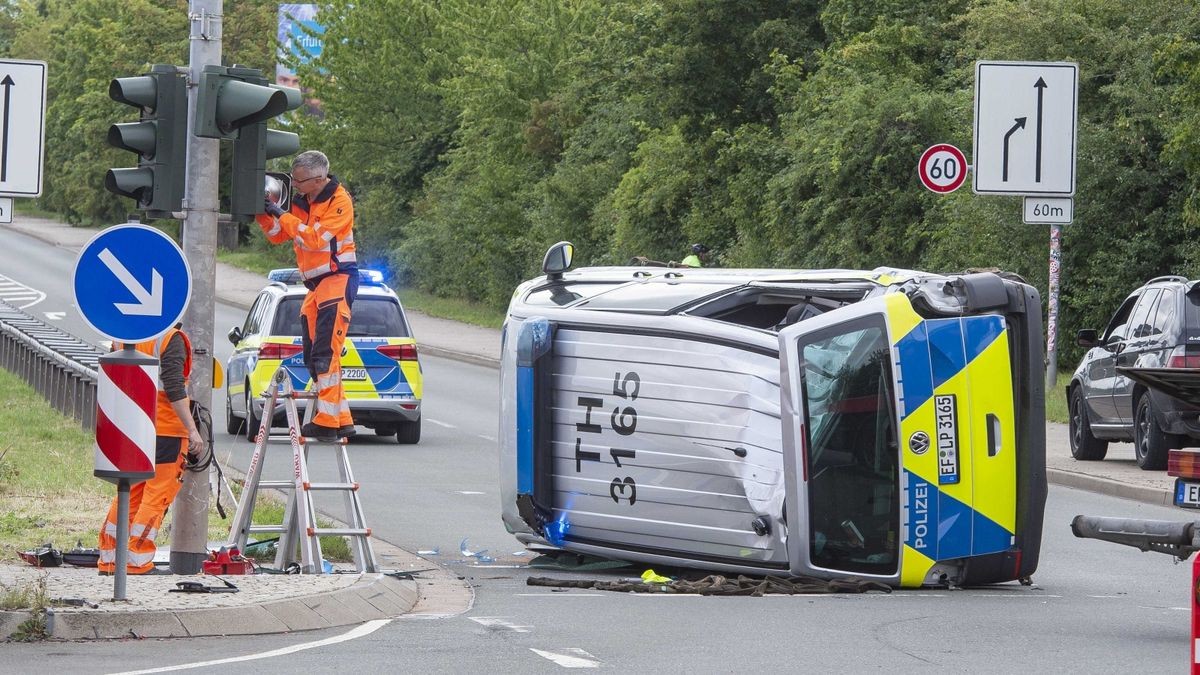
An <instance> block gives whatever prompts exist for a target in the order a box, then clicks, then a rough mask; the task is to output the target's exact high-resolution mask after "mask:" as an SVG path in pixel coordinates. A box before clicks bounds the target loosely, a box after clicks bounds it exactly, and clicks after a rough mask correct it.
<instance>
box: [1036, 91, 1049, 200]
mask: <svg viewBox="0 0 1200 675" xmlns="http://www.w3.org/2000/svg"><path fill="white" fill-rule="evenodd" d="M1033 86H1034V87H1036V88H1037V92H1038V107H1037V150H1036V152H1035V156H1036V158H1037V159H1036V164H1035V165H1034V173H1033V175H1034V179H1033V182H1035V183H1040V182H1042V96H1043V95H1044V94H1045V93H1046V87H1047V86H1048V85H1047V84H1046V80H1045V79H1043V78H1041V77H1039V78H1038V80H1037V82H1036V83H1034V85H1033Z"/></svg>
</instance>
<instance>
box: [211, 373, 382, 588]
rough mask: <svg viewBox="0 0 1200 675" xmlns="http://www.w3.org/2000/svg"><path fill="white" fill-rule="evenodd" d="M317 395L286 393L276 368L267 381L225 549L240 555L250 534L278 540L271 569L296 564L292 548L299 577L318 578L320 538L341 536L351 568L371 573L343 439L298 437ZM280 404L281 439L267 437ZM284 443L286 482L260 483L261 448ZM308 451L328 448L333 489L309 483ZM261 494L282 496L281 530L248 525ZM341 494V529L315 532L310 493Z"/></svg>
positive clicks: (371, 556)
mask: <svg viewBox="0 0 1200 675" xmlns="http://www.w3.org/2000/svg"><path fill="white" fill-rule="evenodd" d="M297 400H306V401H309V404H308V405H306V406H305V408H306V409H305V415H304V420H303V421H301V419H300V415H299V414H298V413H297V411H296V401H297ZM316 400H317V394H316V393H315V392H310V391H296V390H295V389H294V388H293V387H292V378H291V376H290V375H289V374H288V371H287V370H286V369H285V368H283V367H280V368H279V369H278V370H276V371H275V375H274V376H273V377H272V378H271V385H270V390H269V391H268V392H267V398H266V402H265V403H264V405H263V412H262V425H261V426H260V427H259V430H258V436H257V437H255V440H254V454H253V455H252V456H251V458H250V468H249V469H248V470H247V471H246V482H245V484H244V485H243V487H242V498H241V501H240V502H239V503H238V508H237V513H236V514H235V515H234V517H233V523H232V524H231V526H230V531H229V539H230V541H229V547H231V548H234V547H236V548H237V549H238V550H245V548H246V541H247V540H248V539H249V537H250V535H251V534H253V533H262V532H269V533H275V534H278V535H279V547H278V549H277V550H276V553H275V567H276V568H277V569H281V570H282V569H286V568H287V566H288V565H289V564H290V563H294V562H295V561H296V548H297V546H299V549H300V556H299V562H300V569H301V571H302V573H304V574H321V573H322V572H323V571H324V570H323V565H322V557H321V540H320V537H321V536H325V535H331V536H342V537H346V538H347V539H348V540H349V543H350V551H351V553H352V554H353V556H354V565H355V567H356V569H357V570H358V571H359V572H377V571H379V564H378V563H377V562H376V560H375V551H374V549H373V548H372V547H371V528H369V527H367V525H366V519H365V518H364V517H363V510H362V504H361V503H360V502H359V499H358V483H357V482H356V481H355V480H354V473H353V472H352V471H351V469H350V457H349V455H348V454H347V452H346V439H345V438H340V439H338V440H337V441H335V442H332V443H326V442H318V441H316V440H315V439H311V438H304V437H302V436H301V435H300V427H301V426H302V424H304V423H305V422H309V421H311V420H312V417H313V410H314V408H316V404H315V402H316ZM280 401H282V402H283V407H284V411H285V412H286V414H287V425H288V433H287V436H272V435H271V420H272V418H273V417H274V415H275V407H276V406H277V405H278V404H279V402H280ZM284 442H287V443H289V444H290V445H291V448H292V480H290V481H268V480H262V471H263V464H264V463H265V461H266V452H267V448H268V447H269V446H271V445H273V444H281V443H284ZM310 447H318V448H332V450H333V457H334V464H335V465H336V466H337V470H338V474H339V480H338V482H335V483H316V482H313V481H312V480H310V478H309V463H308V462H309V457H308V453H309V449H310ZM261 488H274V489H277V490H285V491H288V500H287V506H286V507H285V508H284V512H283V523H282V524H281V525H254V524H253V517H254V502H255V500H256V498H257V496H258V491H259V489H261ZM317 491H331V492H341V493H342V494H343V496H344V497H345V504H346V516H345V522H346V523H347V527H317V518H316V508H315V507H314V506H313V492H317Z"/></svg>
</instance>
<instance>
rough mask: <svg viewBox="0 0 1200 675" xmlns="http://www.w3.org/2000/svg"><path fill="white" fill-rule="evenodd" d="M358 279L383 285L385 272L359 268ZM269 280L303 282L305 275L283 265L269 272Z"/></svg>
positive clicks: (289, 282)
mask: <svg viewBox="0 0 1200 675" xmlns="http://www.w3.org/2000/svg"><path fill="white" fill-rule="evenodd" d="M358 279H359V282H360V283H364V284H369V285H372V286H382V285H383V272H380V271H379V270H359V271H358ZM267 280H268V281H273V282H279V283H283V284H302V283H304V277H302V276H301V275H300V270H298V269H296V268H295V267H283V268H280V269H277V270H271V271H270V272H267Z"/></svg>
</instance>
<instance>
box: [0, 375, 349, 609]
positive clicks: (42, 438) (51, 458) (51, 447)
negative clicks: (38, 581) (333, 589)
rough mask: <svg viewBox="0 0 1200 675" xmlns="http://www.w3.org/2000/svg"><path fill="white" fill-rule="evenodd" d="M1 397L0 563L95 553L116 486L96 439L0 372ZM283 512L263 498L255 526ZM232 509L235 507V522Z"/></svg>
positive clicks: (211, 519)
mask: <svg viewBox="0 0 1200 675" xmlns="http://www.w3.org/2000/svg"><path fill="white" fill-rule="evenodd" d="M0 391H3V392H4V393H5V396H4V397H2V398H0V429H4V430H5V433H4V435H3V440H0V561H2V562H15V563H19V564H22V565H24V564H25V562H24V561H22V560H21V559H20V558H19V557H18V556H17V552H18V551H23V550H26V549H31V548H36V547H38V546H40V545H42V544H43V543H46V542H51V543H53V544H54V545H55V547H57V548H59V549H62V550H66V549H70V548H74V547H75V545H76V543H77V542H78V543H81V544H82V545H83V546H84V547H88V548H90V547H94V546H95V545H96V536H97V533H98V532H99V530H100V525H101V522H102V521H103V520H104V515H105V513H107V511H108V508H109V504H110V503H111V502H112V499H113V498H114V497H115V496H116V492H117V491H116V486H115V485H113V484H112V483H109V482H107V481H103V480H100V479H99V478H96V477H94V476H93V475H92V470H93V468H94V458H93V450H92V445H93V440H94V437H93V435H92V434H91V433H90V432H86V431H84V430H83V429H81V428H80V427H79V425H78V424H77V423H76V422H75V421H74V420H72V419H70V418H67V417H65V416H63V415H62V414H60V413H59V412H58V411H56V410H54V409H53V408H51V407H50V405H49V404H48V403H46V401H45V400H44V399H42V397H41V396H39V395H38V394H37V392H35V391H34V390H33V389H32V388H31V387H29V386H28V385H27V384H25V382H24V381H22V380H21V379H20V378H18V377H17V376H15V375H13V374H12V373H10V372H8V371H7V370H3V369H0ZM235 490H236V487H235ZM209 504H210V512H209V516H208V538H209V540H210V541H222V540H224V539H225V538H226V537H227V536H228V533H229V523H230V521H229V520H222V519H221V518H220V516H219V515H217V513H216V504H215V500H209ZM283 508H284V507H283V504H281V503H279V502H278V501H277V500H272V499H270V498H267V499H262V500H260V501H259V505H258V508H256V509H255V516H256V518H255V520H257V521H259V522H262V523H280V522H282V521H283ZM232 510H233V507H232V505H230V508H229V509H228V510H227V512H228V513H229V517H230V518H232V517H233V513H232ZM173 512H174V509H171V510H169V511H168V512H167V517H166V519H165V520H164V521H163V527H162V528H161V529H160V534H159V536H160V540H159V542H158V543H159V545H160V546H169V545H170V543H171V537H170V531H171V527H170V525H171V520H172V514H173ZM323 526H325V525H323ZM333 539H337V540H339V541H333ZM339 544H340V548H339ZM322 547H323V550H324V551H325V552H326V555H325V557H326V558H328V559H329V560H335V561H342V560H349V559H350V549H349V547H348V546H347V545H346V542H345V541H344V540H343V539H342V538H341V537H331V538H330V541H329V542H328V544H326V542H324V541H322ZM0 592H6V591H5V590H4V589H0Z"/></svg>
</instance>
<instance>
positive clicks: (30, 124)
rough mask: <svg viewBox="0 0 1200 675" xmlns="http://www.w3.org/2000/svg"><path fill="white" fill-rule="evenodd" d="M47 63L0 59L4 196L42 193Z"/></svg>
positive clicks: (1, 192) (1, 184) (0, 188)
mask: <svg viewBox="0 0 1200 675" xmlns="http://www.w3.org/2000/svg"><path fill="white" fill-rule="evenodd" d="M45 139H46V63H45V62H44V61H13V60H10V59H0V196H4V197H37V196H40V195H41V194H42V149H43V146H44V145H45Z"/></svg>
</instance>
